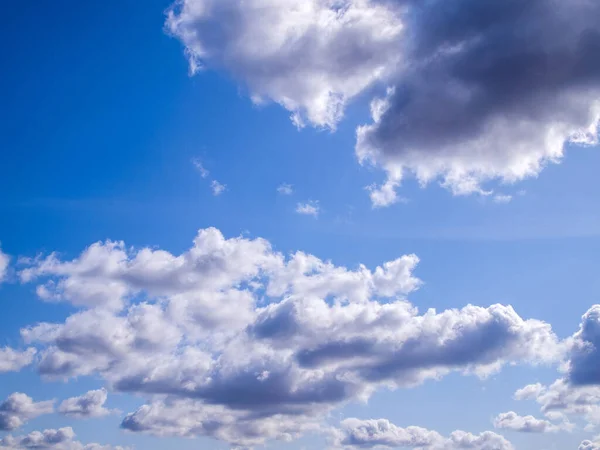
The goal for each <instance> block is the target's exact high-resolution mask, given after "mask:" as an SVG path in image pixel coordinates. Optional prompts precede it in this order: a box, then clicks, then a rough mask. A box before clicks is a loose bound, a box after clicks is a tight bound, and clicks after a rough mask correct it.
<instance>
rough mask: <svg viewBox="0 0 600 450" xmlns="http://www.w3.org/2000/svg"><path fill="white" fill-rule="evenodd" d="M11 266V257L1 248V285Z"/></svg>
mask: <svg viewBox="0 0 600 450" xmlns="http://www.w3.org/2000/svg"><path fill="white" fill-rule="evenodd" d="M9 264H10V256H8V255H7V254H6V253H3V252H2V248H1V247H0V283H1V282H3V281H4V280H5V279H6V275H7V273H8V265H9Z"/></svg>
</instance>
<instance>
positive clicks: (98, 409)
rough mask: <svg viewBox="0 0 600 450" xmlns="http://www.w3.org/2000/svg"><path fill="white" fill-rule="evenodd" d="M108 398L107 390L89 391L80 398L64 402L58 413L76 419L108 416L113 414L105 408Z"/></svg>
mask: <svg viewBox="0 0 600 450" xmlns="http://www.w3.org/2000/svg"><path fill="white" fill-rule="evenodd" d="M107 398H108V394H107V392H106V389H97V390H94V391H89V392H86V393H85V394H83V395H81V396H79V397H71V398H68V399H66V400H64V401H63V402H62V403H61V404H60V406H59V407H58V412H60V413H61V414H64V415H65V416H68V417H75V418H87V417H102V416H106V415H108V414H111V412H112V411H110V410H109V409H106V408H105V407H104V403H106V399H107Z"/></svg>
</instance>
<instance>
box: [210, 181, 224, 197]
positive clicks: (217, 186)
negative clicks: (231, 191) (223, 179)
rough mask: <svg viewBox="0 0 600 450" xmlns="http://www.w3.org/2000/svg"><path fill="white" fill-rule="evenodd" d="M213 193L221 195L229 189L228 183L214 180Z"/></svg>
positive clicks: (212, 183)
mask: <svg viewBox="0 0 600 450" xmlns="http://www.w3.org/2000/svg"><path fill="white" fill-rule="evenodd" d="M210 188H211V189H212V193H213V195H215V196H217V195H221V194H222V193H223V192H225V190H226V189H227V185H225V184H221V183H219V182H218V181H217V180H212V181H211V183H210Z"/></svg>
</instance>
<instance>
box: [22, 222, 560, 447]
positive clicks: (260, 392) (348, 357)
mask: <svg viewBox="0 0 600 450" xmlns="http://www.w3.org/2000/svg"><path fill="white" fill-rule="evenodd" d="M418 262H419V260H418V258H417V257H416V256H415V255H404V256H401V257H399V258H397V259H395V260H392V261H388V262H385V263H383V264H382V265H380V266H378V267H376V268H375V269H374V270H371V269H369V268H367V267H365V266H364V265H359V266H358V267H356V268H353V269H349V268H346V267H343V266H336V265H335V264H333V263H332V262H328V261H323V260H321V259H319V258H317V257H315V256H313V255H309V254H305V253H302V252H297V253H294V254H292V255H289V256H288V257H285V256H284V255H282V254H280V253H278V252H276V251H274V250H273V249H272V247H271V245H270V244H269V243H268V242H267V241H265V240H262V239H251V238H242V237H238V238H231V239H226V238H225V237H224V236H223V235H222V234H221V233H220V232H219V231H218V230H216V229H207V230H201V231H200V232H199V233H198V236H197V238H196V239H195V240H194V244H193V246H192V248H191V249H189V250H187V251H185V252H183V253H182V254H181V255H178V256H176V255H172V254H171V253H169V252H166V251H163V250H158V249H147V248H146V249H140V250H135V249H131V248H127V247H126V246H125V244H123V243H113V242H110V241H109V242H108V243H98V244H94V245H92V246H91V247H89V248H87V249H85V250H84V251H83V252H82V254H81V255H80V256H78V257H77V258H75V259H73V260H68V261H61V260H60V259H59V258H58V256H57V255H51V256H49V257H47V258H38V259H37V260H35V261H32V262H31V266H30V267H26V268H24V269H23V271H22V272H21V273H20V276H21V278H22V279H23V280H24V281H30V282H41V283H43V284H42V286H50V287H48V291H51V288H53V289H54V290H52V291H51V292H52V295H55V296H57V298H58V299H65V300H68V301H70V302H72V303H74V304H75V305H80V306H83V307H84V309H82V310H80V311H78V312H76V313H74V314H72V315H71V316H69V317H68V318H67V319H66V320H65V321H64V322H63V323H40V324H37V325H34V326H31V327H28V328H24V329H23V330H22V336H23V339H24V340H25V341H26V342H28V343H30V344H32V345H36V346H38V347H39V349H40V360H39V364H38V370H39V372H40V373H41V374H42V375H44V376H46V377H50V378H70V377H76V376H82V375H99V376H100V377H102V378H103V379H104V380H105V381H106V382H107V386H108V387H109V388H110V389H112V390H115V391H121V392H128V393H133V394H136V395H141V396H144V397H146V398H148V399H149V403H148V404H147V405H145V406H144V407H142V408H140V409H139V410H138V411H136V412H134V413H132V414H131V415H129V416H128V417H127V419H126V420H125V421H124V422H123V426H124V427H125V428H127V429H130V430H134V431H143V432H148V433H154V434H160V435H165V434H174V435H206V436H212V437H215V438H218V439H222V440H226V441H228V442H232V443H235V444H239V445H242V444H243V443H246V444H247V443H251V444H252V445H254V444H256V443H260V442H263V441H265V440H267V439H284V440H286V439H291V438H292V437H294V436H296V435H298V434H299V433H301V432H303V431H305V430H310V429H313V428H314V427H315V426H316V424H317V423H318V422H319V421H321V420H322V419H323V417H324V416H325V415H326V414H327V413H328V412H330V411H331V410H332V409H333V408H335V407H338V406H340V405H343V404H345V403H347V402H349V401H355V400H365V399H367V398H368V397H369V396H370V395H371V393H372V392H374V391H375V390H377V389H385V388H395V387H409V386H414V385H416V384H419V383H422V382H423V381H424V380H427V379H439V378H441V377H443V376H444V375H446V374H449V373H451V372H458V373H462V374H475V375H478V376H487V375H488V374H490V373H492V372H495V371H497V370H498V369H500V368H501V367H502V366H503V365H505V364H513V363H514V364H520V363H521V364H539V363H551V362H555V361H557V360H559V359H560V358H561V357H562V346H561V345H560V344H559V342H558V339H557V338H556V336H555V335H554V333H553V332H552V330H551V327H550V326H549V325H548V324H546V323H544V322H541V321H537V320H533V319H523V318H521V317H520V316H519V315H518V314H517V313H516V312H515V311H514V310H513V308H512V307H510V306H503V305H492V306H489V307H479V306H473V305H468V306H466V307H463V308H460V309H448V310H445V311H440V312H438V311H435V310H428V311H426V312H424V313H420V312H419V311H418V310H417V308H415V307H414V306H413V305H412V304H411V303H409V302H408V300H407V299H406V296H407V295H408V294H409V293H411V292H413V291H414V290H416V289H418V288H419V286H420V285H421V282H420V280H419V279H418V278H416V277H415V275H414V273H413V271H414V269H415V268H416V266H417V264H418ZM88 285H89V286H90V289H91V292H92V293H95V292H96V286H108V285H113V286H118V290H117V291H116V292H117V294H118V295H119V297H118V298H117V299H116V300H118V301H117V302H115V299H113V298H110V297H102V298H103V299H104V300H105V301H101V302H98V301H89V300H90V299H94V300H95V299H96V297H94V296H90V295H89V293H88V292H87V291H86V286H88ZM73 286H77V288H76V289H73ZM108 300H111V301H108ZM74 403H77V401H74ZM185 411H191V412H190V413H185ZM235 424H244V425H243V426H237V427H236V426H234V425H235ZM465 439H466V438H465ZM244 445H245V444H244Z"/></svg>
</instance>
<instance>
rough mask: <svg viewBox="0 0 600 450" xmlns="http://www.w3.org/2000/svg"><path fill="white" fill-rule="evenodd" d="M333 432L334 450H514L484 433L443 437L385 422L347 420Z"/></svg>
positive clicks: (460, 432)
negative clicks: (380, 449)
mask: <svg viewBox="0 0 600 450" xmlns="http://www.w3.org/2000/svg"><path fill="white" fill-rule="evenodd" d="M341 425H342V427H341V428H340V429H339V430H335V431H334V433H333V434H334V446H335V447H338V448H345V449H360V448H390V449H391V448H407V449H412V448H419V449H423V450H459V449H472V450H514V447H513V446H512V445H511V443H510V442H508V441H507V440H506V439H505V438H504V437H502V436H500V435H498V434H496V433H492V432H491V431H486V432H484V433H481V434H480V435H474V434H471V433H467V432H464V431H454V432H453V433H451V434H450V436H449V437H444V436H442V435H441V434H439V433H438V432H436V431H431V430H427V429H425V428H420V427H414V426H413V427H407V428H401V427H398V426H396V425H394V424H393V423H391V422H390V421H388V420H386V419H379V420H359V419H346V420H344V421H343V422H342V424H341Z"/></svg>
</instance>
